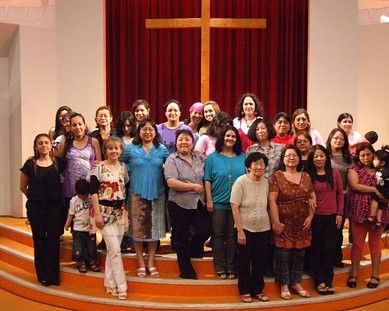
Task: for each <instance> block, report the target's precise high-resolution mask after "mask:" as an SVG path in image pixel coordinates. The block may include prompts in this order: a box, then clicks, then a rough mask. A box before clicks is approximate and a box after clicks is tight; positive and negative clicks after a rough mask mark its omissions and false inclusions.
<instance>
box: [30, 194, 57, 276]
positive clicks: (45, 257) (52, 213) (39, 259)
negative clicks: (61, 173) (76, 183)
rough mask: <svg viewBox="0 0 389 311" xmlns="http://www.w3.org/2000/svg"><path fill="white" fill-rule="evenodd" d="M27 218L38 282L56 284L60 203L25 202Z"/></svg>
mask: <svg viewBox="0 0 389 311" xmlns="http://www.w3.org/2000/svg"><path fill="white" fill-rule="evenodd" d="M26 207H27V218H28V220H29V222H30V225H31V230H32V238H33V240H34V262H35V270H36V274H37V276H38V280H39V281H40V282H41V281H48V282H49V283H56V282H58V280H59V249H60V242H59V236H60V234H61V230H62V229H63V226H62V221H61V208H62V201H60V200H59V201H56V202H36V201H34V202H32V201H30V200H29V201H27V204H26Z"/></svg>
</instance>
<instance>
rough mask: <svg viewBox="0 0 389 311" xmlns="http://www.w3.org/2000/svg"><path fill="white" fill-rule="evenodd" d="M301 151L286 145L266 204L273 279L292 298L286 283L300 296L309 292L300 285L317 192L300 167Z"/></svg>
mask: <svg viewBox="0 0 389 311" xmlns="http://www.w3.org/2000/svg"><path fill="white" fill-rule="evenodd" d="M300 162H301V153H300V151H299V150H298V149H297V148H296V147H295V146H293V145H286V146H285V149H284V151H283V152H282V155H281V164H280V170H279V171H277V172H276V173H274V175H273V177H272V178H271V180H270V193H269V204H270V214H271V220H272V228H273V231H274V241H275V246H276V249H275V253H274V257H275V280H276V282H278V283H280V285H281V297H282V298H283V299H286V300H289V299H291V295H290V292H289V288H288V285H289V284H291V288H292V289H293V290H294V291H295V292H296V293H297V294H298V295H300V296H301V297H305V298H308V297H309V296H310V295H309V293H308V292H307V291H306V290H304V289H303V287H302V286H301V279H302V271H303V266H304V255H305V250H304V248H305V247H307V246H309V245H310V244H311V221H312V218H313V215H314V210H315V206H316V196H315V193H314V191H313V185H312V182H311V178H310V177H309V175H308V174H307V173H305V172H302V171H301V168H300Z"/></svg>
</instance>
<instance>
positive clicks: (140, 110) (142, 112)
mask: <svg viewBox="0 0 389 311" xmlns="http://www.w3.org/2000/svg"><path fill="white" fill-rule="evenodd" d="M149 113H150V111H149V109H147V108H146V107H145V105H142V104H141V105H138V106H137V107H136V109H135V111H134V116H135V119H136V122H140V121H142V120H143V119H145V118H147V117H148V116H149Z"/></svg>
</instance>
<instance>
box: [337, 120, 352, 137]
mask: <svg viewBox="0 0 389 311" xmlns="http://www.w3.org/2000/svg"><path fill="white" fill-rule="evenodd" d="M338 126H339V127H340V128H341V129H343V130H344V131H345V132H346V134H347V135H348V134H350V132H351V130H352V129H353V120H352V119H351V118H344V119H343V120H342V121H340V122H338Z"/></svg>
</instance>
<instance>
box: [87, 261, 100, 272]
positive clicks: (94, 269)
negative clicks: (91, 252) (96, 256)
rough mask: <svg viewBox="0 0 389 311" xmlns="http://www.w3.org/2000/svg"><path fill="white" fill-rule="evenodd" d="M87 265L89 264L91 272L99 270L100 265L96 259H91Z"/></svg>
mask: <svg viewBox="0 0 389 311" xmlns="http://www.w3.org/2000/svg"><path fill="white" fill-rule="evenodd" d="M89 266H90V269H91V270H92V271H93V272H100V267H99V265H98V264H97V263H96V261H91V262H90V263H89Z"/></svg>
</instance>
